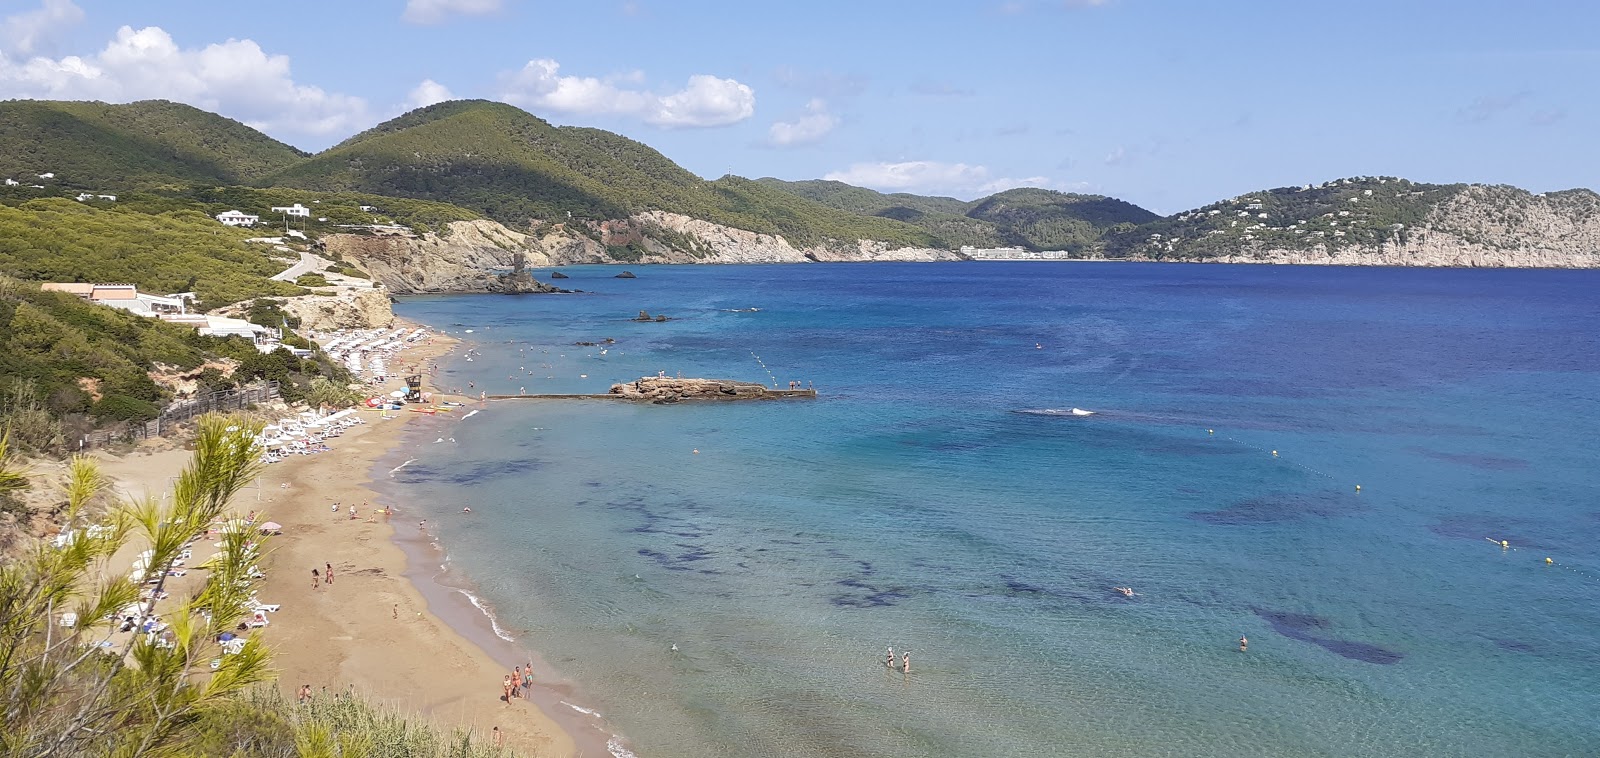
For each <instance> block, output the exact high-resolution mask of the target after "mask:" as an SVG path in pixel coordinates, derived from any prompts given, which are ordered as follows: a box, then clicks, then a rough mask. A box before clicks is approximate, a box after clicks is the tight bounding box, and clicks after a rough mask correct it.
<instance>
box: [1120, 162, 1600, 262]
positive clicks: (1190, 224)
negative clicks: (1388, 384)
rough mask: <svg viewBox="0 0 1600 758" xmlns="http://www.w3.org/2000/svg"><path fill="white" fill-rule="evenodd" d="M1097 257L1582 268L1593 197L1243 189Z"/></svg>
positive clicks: (1363, 180)
mask: <svg viewBox="0 0 1600 758" xmlns="http://www.w3.org/2000/svg"><path fill="white" fill-rule="evenodd" d="M1104 253H1105V255H1106V256H1107V257H1111V258H1139V259H1153V260H1222V261H1255V260H1260V261H1280V262H1295V263H1329V262H1335V263H1346V264H1361V263H1376V264H1382V265H1445V266H1467V265H1513V266H1572V265H1579V266H1586V265H1595V263H1596V262H1597V259H1600V195H1596V194H1595V193H1594V192H1591V191H1589V190H1567V191H1564V192H1551V193H1544V194H1534V193H1530V192H1528V191H1526V190H1522V189H1518V188H1516V187H1505V186H1490V185H1474V184H1424V183H1419V182H1413V181H1409V180H1406V179H1400V178H1395V177H1351V178H1345V179H1338V180H1334V181H1330V182H1325V183H1323V184H1316V185H1304V186H1300V187H1280V188H1277V189H1270V190H1262V191H1260V192H1251V193H1246V194H1244V195H1240V196H1238V197H1234V198H1230V199H1228V200H1223V201H1220V202H1216V203H1212V204H1210V205H1207V206H1204V207H1201V208H1196V209H1194V210H1191V211H1187V212H1184V213H1179V214H1175V215H1173V216H1170V217H1167V218H1164V219H1160V220H1158V221H1155V222H1152V223H1149V224H1146V225H1143V226H1140V227H1138V228H1135V229H1124V230H1121V231H1119V232H1117V233H1115V234H1113V235H1111V236H1110V237H1108V239H1107V241H1106V245H1105V251H1104Z"/></svg>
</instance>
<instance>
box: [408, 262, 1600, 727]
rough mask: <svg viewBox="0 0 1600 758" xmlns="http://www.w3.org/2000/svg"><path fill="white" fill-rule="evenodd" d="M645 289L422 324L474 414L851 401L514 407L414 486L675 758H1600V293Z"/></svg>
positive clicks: (993, 272) (1362, 273)
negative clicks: (451, 346) (482, 401)
mask: <svg viewBox="0 0 1600 758" xmlns="http://www.w3.org/2000/svg"><path fill="white" fill-rule="evenodd" d="M635 270H636V272H637V273H638V274H639V278H638V279H635V280H618V279H614V278H612V274H614V273H615V272H616V269H612V268H574V269H568V272H569V273H570V274H571V275H572V278H571V279H569V280H567V281H566V282H565V284H566V285H567V286H569V287H576V288H581V289H585V290H592V291H593V294H587V295H574V296H529V297H471V296H457V297H426V298H414V299H409V300H406V301H405V302H404V303H402V305H401V306H400V307H399V309H398V310H399V312H400V313H401V314H402V315H404V316H407V317H410V318H415V319H418V320H421V321H423V322H426V323H429V324H432V325H435V326H438V327H440V328H443V329H445V330H446V331H450V332H454V333H464V331H465V330H466V329H472V330H473V331H472V333H471V334H464V336H465V337H467V338H468V339H470V340H474V341H475V343H476V347H477V349H478V350H480V351H481V352H482V354H481V355H475V356H474V357H473V360H472V361H470V362H468V361H465V360H460V359H456V360H454V361H451V362H447V363H446V364H445V366H444V370H443V371H442V372H441V374H440V377H439V380H440V383H442V384H444V385H447V386H449V385H460V386H462V387H465V386H466V385H467V383H468V382H469V381H470V382H472V383H473V384H474V392H475V391H476V390H485V389H486V390H487V391H489V392H490V393H497V392H499V393H513V394H514V393H516V392H517V391H519V389H520V388H524V387H525V388H526V390H527V391H528V392H530V393H531V392H576V391H587V392H603V391H604V390H605V388H606V387H607V386H609V384H610V383H612V382H614V381H625V380H631V379H634V378H637V377H639V376H641V375H653V374H655V373H656V372H657V371H665V372H667V373H668V374H677V373H679V372H681V373H682V374H684V375H685V376H714V377H725V378H737V379H747V380H756V381H763V382H766V383H768V384H769V385H770V384H771V382H772V381H774V380H776V381H777V382H779V383H780V384H783V385H787V383H788V382H789V381H791V380H799V381H803V382H807V383H815V385H816V387H817V388H818V389H819V390H820V391H821V393H822V397H821V398H820V399H818V400H816V401H796V402H781V403H777V402H775V403H755V404H719V405H687V404H685V405H677V406H628V405H621V404H609V403H601V402H555V401H537V402H528V401H503V402H496V403H491V404H489V405H488V407H487V408H486V409H485V410H484V411H483V412H482V413H479V414H478V415H476V416H474V417H472V418H470V419H466V420H464V421H462V422H460V423H459V424H457V425H455V426H454V427H452V428H451V431H452V432H453V436H454V438H455V439H456V440H457V443H455V444H449V443H446V444H431V440H428V441H426V442H425V443H418V444H417V448H416V450H417V452H419V453H421V454H423V455H422V456H420V457H421V460H419V461H418V462H417V463H414V464H412V465H411V466H408V467H407V468H405V469H403V470H402V471H401V472H399V473H397V474H396V475H395V476H396V477H397V481H399V482H401V483H402V484H404V485H405V486H406V489H407V493H408V494H407V496H408V497H409V498H410V499H412V500H413V501H414V502H413V507H414V508H418V509H420V510H422V511H423V513H424V514H425V515H426V516H427V517H428V518H429V519H430V521H433V520H437V521H438V523H440V524H441V527H440V528H441V534H440V537H441V540H442V543H443V545H444V547H445V548H446V549H447V551H448V552H449V554H450V556H451V560H452V562H453V566H454V567H455V568H457V569H459V570H460V571H461V572H463V573H464V574H465V575H466V576H468V577H470V578H471V579H472V580H473V582H474V583H475V584H476V585H477V586H478V587H479V588H480V589H481V594H483V595H484V596H485V597H486V599H488V600H489V601H490V602H491V603H492V604H493V605H494V607H495V608H496V609H497V612H498V614H499V615H500V618H501V621H502V623H503V624H505V625H506V626H507V627H509V628H511V629H513V630H514V631H515V633H516V634H517V636H518V637H519V638H520V639H522V640H524V641H526V642H527V644H529V645H531V646H532V647H534V648H537V649H538V650H540V651H542V652H543V653H544V654H545V656H546V657H547V658H548V659H549V660H550V662H551V663H552V664H553V665H554V666H555V667H556V668H558V669H559V670H560V671H561V672H562V673H563V674H564V675H567V676H569V677H571V678H573V679H574V680H575V681H577V682H578V683H579V684H580V687H581V690H582V692H581V696H582V697H583V698H584V699H586V700H587V701H588V702H590V703H593V704H596V705H598V706H599V709H600V710H601V711H603V712H604V713H605V714H606V717H607V719H608V721H609V722H610V725H611V726H612V727H613V728H616V729H618V730H620V731H621V732H622V733H624V734H625V735H626V736H627V737H628V738H629V739H630V741H631V742H632V744H633V746H634V747H635V749H636V750H637V752H638V753H639V754H640V755H641V756H644V758H666V757H669V756H673V757H675V756H709V755H718V756H722V755H726V756H769V755H770V756H930V755H931V756H980V755H981V756H989V755H1006V756H1069V755H1082V756H1150V755H1174V756H1301V755H1315V756H1392V755H1414V756H1429V755H1450V756H1454V755H1460V756H1467V755H1472V756H1479V755H1508V756H1509V755H1519V756H1524V755H1525V756H1560V755H1575V756H1576V755H1596V754H1600V462H1597V453H1600V444H1597V443H1596V441H1595V437H1594V435H1595V432H1596V430H1597V429H1600V357H1597V355H1600V353H1597V350H1596V348H1597V347H1600V344H1597V343H1600V337H1597V335H1600V272H1588V271H1580V272H1568V271H1468V270H1397V269H1338V268H1302V267H1251V266H1185V265H1152V264H1049V263H1046V264H1027V263H1018V264H1008V263H962V264H850V265H806V266H751V267H642V268H638V269H635ZM752 307H754V308H759V309H760V310H759V311H756V312H734V310H733V309H745V308H752ZM641 309H644V310H648V311H650V312H651V313H657V312H660V313H665V314H667V315H669V316H671V317H673V318H674V320H673V321H670V322H667V323H648V324H639V323H633V322H630V321H629V320H628V319H629V318H630V317H631V316H633V315H635V314H636V313H637V312H638V311H639V310H641ZM608 337H609V338H613V339H615V340H616V343H615V344H613V345H608V346H605V347H604V349H605V350H606V352H605V354H601V353H600V350H601V349H602V348H601V347H584V346H577V345H574V344H573V343H574V342H577V341H595V342H599V341H602V340H603V339H604V338H608ZM583 375H587V376H586V377H585V376H583ZM1073 407H1077V408H1084V409H1089V410H1092V411H1095V413H1096V415H1093V416H1071V415H1059V414H1052V413H1047V412H1046V411H1050V410H1058V411H1059V410H1064V409H1070V408H1073ZM695 451H698V452H695ZM1273 451H1276V453H1277V455H1276V456H1274V454H1273ZM1357 485H1360V487H1361V489H1360V491H1359V492H1357V490H1356V487H1357ZM463 503H468V504H471V505H472V507H473V510H474V514H473V516H472V517H470V518H463V517H460V516H459V515H458V514H456V511H459V509H460V506H461V505H462V504H463ZM1490 538H1492V539H1494V540H1501V539H1505V540H1507V541H1508V542H1509V544H1510V549H1502V548H1500V547H1499V546H1497V545H1494V544H1491V543H1490V541H1489V539H1490ZM1547 556H1548V557H1549V558H1550V559H1551V561H1552V562H1551V563H1549V564H1546V563H1545V561H1544V559H1545V558H1546V557H1547ZM1124 585H1126V586H1131V587H1132V588H1134V590H1135V591H1136V592H1137V594H1136V595H1135V596H1134V597H1133V598H1131V599H1130V598H1125V597H1123V596H1121V595H1120V594H1118V593H1116V592H1114V591H1113V590H1112V588H1113V587H1116V586H1124ZM1240 635H1246V636H1248V637H1249V640H1250V645H1249V650H1248V652H1245V653H1240V652H1239V650H1238V643H1237V641H1238V638H1239V637H1240ZM674 644H676V645H677V646H678V650H677V651H676V652H674V651H672V650H671V646H672V645H674ZM890 645H893V646H894V647H895V648H896V649H897V650H904V649H910V650H911V651H913V652H912V658H913V671H912V673H911V675H910V676H903V675H901V674H899V673H895V674H889V673H887V672H886V671H885V670H884V668H883V667H882V665H881V660H882V658H883V656H884V648H885V647H887V646H890Z"/></svg>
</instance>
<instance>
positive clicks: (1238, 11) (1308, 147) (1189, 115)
mask: <svg viewBox="0 0 1600 758" xmlns="http://www.w3.org/2000/svg"><path fill="white" fill-rule="evenodd" d="M247 6H248V7H247ZM1596 28H1600V3H1595V2H1593V0H1525V2H1521V3H1513V2H1510V0H1451V1H1449V2H1445V1H1444V0H1343V1H1342V2H1323V1H1320V0H970V1H966V0H942V1H941V0H922V1H921V2H900V1H899V0H853V2H833V1H832V0H809V1H806V2H784V1H782V0H744V1H743V2H734V1H732V0H728V1H726V2H712V1H711V0H566V1H565V2H551V1H550V0H383V1H380V0H363V1H361V2H356V1H354V0H335V1H332V2H330V1H329V0H321V1H319V2H302V1H301V0H278V1H277V2H274V3H271V4H258V3H250V4H245V3H223V2H215V0H204V1H201V0H141V1H140V2H128V1H127V0H0V98H39V99H61V100H104V101H107V102H127V101H132V100H140V99H147V98H165V99H169V100H176V101H179V102H184V103H189V104H191V105H194V106H197V107H200V108H204V109H206V110H210V111H215V112H218V113H221V114H223V115H225V116H229V117H231V118H235V119H238V120H240V121H242V122H244V123H247V124H249V125H251V126H254V127H256V128H258V129H261V130H262V131H264V132H266V133H267V134H270V135H272V136H273V137H275V138H277V139H280V140H282V141H284V142H287V143H289V144H291V145H294V146H296V147H298V148H301V149H303V150H308V151H317V150H321V149H324V148H327V147H329V146H331V145H333V144H335V143H337V142H339V141H340V140H342V139H344V138H346V137H348V136H350V135H352V134H354V133H356V132H358V131H360V130H362V129H365V128H367V127H370V126H372V125H374V124H377V123H380V122H381V121H384V120H386V119H389V118H393V117H394V116H397V115H399V114H401V113H404V112H405V111H407V110H410V109H411V108H415V107H419V106H422V105H427V104H430V103H433V102H438V101H440V100H446V99H454V98H485V99H492V100H499V101H503V102H507V103H511V104H513V105H516V106H518V107H521V108H523V109H525V110H527V111H529V112H531V113H533V114H535V115H537V116H540V117H541V118H544V119H547V120H549V121H551V122H553V123H557V124H571V125H580V126H593V127H599V128H602V129H608V130H611V131H614V132H618V133H621V134H624V135H626V136H628V137H631V138H633V139H636V140H638V141H640V142H643V143H645V144H647V145H650V146H651V147H654V148H655V149H657V150H659V151H661V152H662V153H663V154H665V155H666V156H667V157H668V158H671V159H672V160H674V161H676V162H677V163H679V164H680V165H682V166H684V167H685V168H687V169H689V170H690V171H693V172H695V173H697V174H699V175H701V176H705V177H708V178H715V177H718V176H722V175H724V174H728V173H733V174H738V175H740V176H747V177H761V176H776V177H779V178H782V179H815V178H828V179H838V180H841V181H846V182H850V183H852V184H858V185H862V186H867V187H872V188H874V189H878V190H883V191H891V192H894V191H905V192H916V193H919V194H940V195H950V196H954V197H959V198H963V199H971V198H974V197H978V196H981V195H985V194H989V193H991V192H994V191H998V190H1000V189H1005V188H1009V187H1013V186H1038V187H1048V188H1051V189H1058V190H1063V191H1071V192H1088V193H1098V194H1106V195H1111V196H1114V197H1120V198H1122V199H1125V200H1128V201H1130V202H1134V203H1137V204H1139V205H1143V206H1145V207H1147V208H1150V209H1151V210H1154V211H1157V212H1160V213H1173V212H1178V211H1182V210H1185V209H1188V208H1194V207H1198V206H1200V205H1204V204H1206V203H1209V202H1211V201H1213V200H1218V199H1222V198H1227V197H1232V196H1236V195H1239V194H1243V193H1246V192H1250V191H1252V190H1258V189H1263V188H1268V187H1281V186H1289V185H1299V184H1306V183H1311V182H1322V181H1326V180H1329V179H1335V178H1340V177H1346V176H1366V175H1384V176H1402V177H1405V178H1408V179H1413V180H1416V181H1427V182H1484V183H1499V184H1513V185H1517V186H1520V187H1524V188H1527V189H1530V190H1533V191H1535V192H1543V191H1550V190H1558V189H1567V188H1571V187H1595V186H1597V185H1600V182H1597V180H1596V177H1597V175H1600V149H1596V146H1595V145H1594V144H1593V136H1594V135H1596V134H1600V129H1597V126H1600V98H1596V97H1595V95H1596V94H1597V93H1600V86H1597V84H1596V83H1600V41H1596V40H1597V38H1596V37H1595V35H1594V30H1595V29H1596ZM3 149H4V146H3V145H0V150H3Z"/></svg>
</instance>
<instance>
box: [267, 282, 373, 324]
mask: <svg viewBox="0 0 1600 758" xmlns="http://www.w3.org/2000/svg"><path fill="white" fill-rule="evenodd" d="M282 303H283V305H282V308H283V310H284V311H286V312H288V313H289V314H291V315H293V316H296V317H298V318H299V319H300V328H301V329H302V330H311V331H319V332H325V331H332V330H335V329H378V328H384V327H388V326H389V325H390V324H393V323H394V311H393V310H390V308H389V294H388V293H387V292H385V291H383V290H381V289H355V290H346V291H344V292H341V293H339V294H336V295H302V296H300V297H291V298H284V299H283V300H282Z"/></svg>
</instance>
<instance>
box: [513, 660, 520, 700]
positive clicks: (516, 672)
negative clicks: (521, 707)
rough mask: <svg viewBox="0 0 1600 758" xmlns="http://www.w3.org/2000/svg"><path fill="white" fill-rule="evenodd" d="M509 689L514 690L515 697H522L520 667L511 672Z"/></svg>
mask: <svg viewBox="0 0 1600 758" xmlns="http://www.w3.org/2000/svg"><path fill="white" fill-rule="evenodd" d="M511 687H512V689H514V690H515V691H516V693H517V697H522V667H521V666H518V667H517V668H516V670H514V671H512V672H511Z"/></svg>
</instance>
